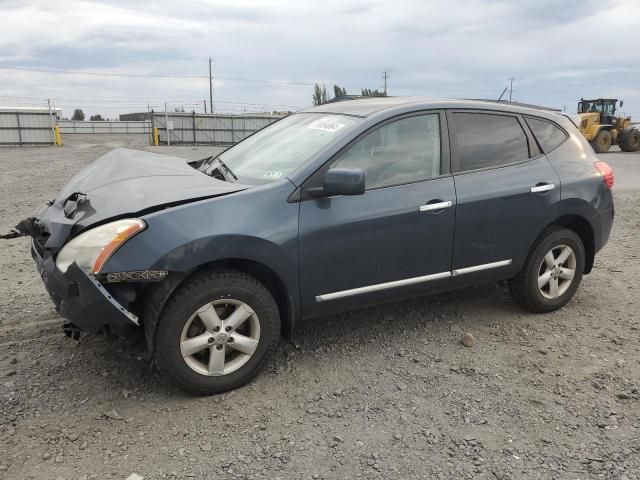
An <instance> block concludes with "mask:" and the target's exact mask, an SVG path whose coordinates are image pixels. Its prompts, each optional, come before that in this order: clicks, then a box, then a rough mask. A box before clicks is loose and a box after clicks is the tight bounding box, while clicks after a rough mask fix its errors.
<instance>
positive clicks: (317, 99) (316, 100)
mask: <svg viewBox="0 0 640 480" xmlns="http://www.w3.org/2000/svg"><path fill="white" fill-rule="evenodd" d="M329 95H330V94H329V93H328V92H327V87H326V85H324V84H322V85H321V84H319V83H316V84H315V85H314V86H313V96H312V97H311V98H312V100H313V105H315V106H317V105H322V104H323V103H327V102H328V101H329V100H331V99H332V98H331V97H330V96H329ZM346 96H347V89H346V88H344V87H340V86H339V85H334V86H333V98H339V97H346ZM360 96H361V97H386V96H387V92H385V91H380V90H378V89H377V88H376V89H375V90H371V89H370V88H362V89H360Z"/></svg>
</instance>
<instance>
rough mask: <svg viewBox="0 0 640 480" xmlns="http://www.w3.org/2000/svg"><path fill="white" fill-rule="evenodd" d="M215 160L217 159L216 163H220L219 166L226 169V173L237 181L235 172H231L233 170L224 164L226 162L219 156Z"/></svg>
mask: <svg viewBox="0 0 640 480" xmlns="http://www.w3.org/2000/svg"><path fill="white" fill-rule="evenodd" d="M217 160H218V163H219V164H220V166H221V167H222V168H224V169H225V170H226V171H227V173H228V174H229V175H231V176H232V177H233V179H234V180H235V181H236V182H237V181H238V177H236V174H235V173H233V171H232V170H231V169H230V168H229V167H228V166H227V164H226V163H224V162H223V161H222V160H220V159H219V158H218V159H217Z"/></svg>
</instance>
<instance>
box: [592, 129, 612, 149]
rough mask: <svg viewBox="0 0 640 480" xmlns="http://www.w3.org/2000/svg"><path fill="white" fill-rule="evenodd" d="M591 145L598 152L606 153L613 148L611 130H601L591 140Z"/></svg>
mask: <svg viewBox="0 0 640 480" xmlns="http://www.w3.org/2000/svg"><path fill="white" fill-rule="evenodd" d="M591 146H592V147H593V149H594V150H595V151H596V153H606V152H608V151H609V149H610V148H611V132H610V131H609V130H600V131H599V132H598V134H597V135H596V138H594V139H593V140H591Z"/></svg>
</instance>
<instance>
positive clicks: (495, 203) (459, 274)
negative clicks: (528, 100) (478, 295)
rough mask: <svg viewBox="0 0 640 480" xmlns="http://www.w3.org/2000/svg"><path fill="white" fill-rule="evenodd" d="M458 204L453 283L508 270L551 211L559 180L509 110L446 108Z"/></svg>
mask: <svg viewBox="0 0 640 480" xmlns="http://www.w3.org/2000/svg"><path fill="white" fill-rule="evenodd" d="M447 118H448V123H449V128H450V136H451V151H452V170H453V174H454V180H455V185H456V194H457V208H456V222H455V239H454V245H453V261H452V275H453V278H452V285H453V286H464V285H469V284H474V283H478V282H482V281H486V280H493V279H501V278H508V277H510V276H513V275H515V273H517V272H518V271H519V270H520V269H521V267H522V264H523V263H524V260H525V258H526V256H527V254H528V251H529V248H530V247H531V245H532V243H533V241H534V240H535V238H536V237H537V236H538V235H539V234H540V232H541V231H542V229H543V228H544V227H545V226H546V225H547V224H548V223H549V222H550V221H551V220H552V219H553V218H555V213H554V210H555V209H556V205H557V202H558V201H559V200H560V181H559V178H558V176H557V174H556V172H555V170H554V169H553V167H552V166H551V164H550V163H549V161H548V159H547V158H546V156H545V155H544V154H542V152H541V151H540V150H539V148H538V145H537V143H536V142H535V140H534V138H533V136H532V135H531V133H530V131H529V129H528V127H527V125H526V124H525V122H524V120H523V119H522V118H521V117H520V116H519V115H516V114H511V113H502V112H489V111H478V110H472V111H462V110H460V111H455V110H454V111H449V112H447Z"/></svg>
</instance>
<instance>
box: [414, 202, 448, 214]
mask: <svg viewBox="0 0 640 480" xmlns="http://www.w3.org/2000/svg"><path fill="white" fill-rule="evenodd" d="M452 205H453V202H451V201H448V202H436V203H427V204H425V205H420V211H421V212H433V211H435V210H442V209H443V208H449V207H451V206H452Z"/></svg>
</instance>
